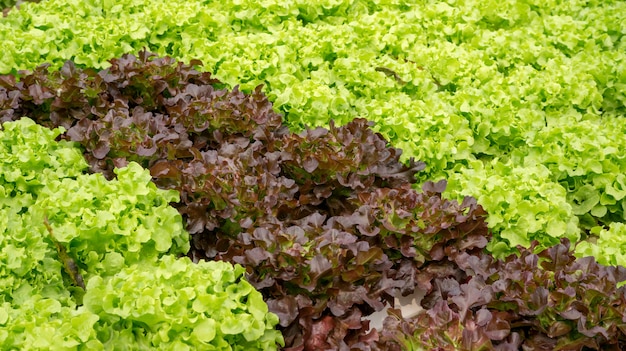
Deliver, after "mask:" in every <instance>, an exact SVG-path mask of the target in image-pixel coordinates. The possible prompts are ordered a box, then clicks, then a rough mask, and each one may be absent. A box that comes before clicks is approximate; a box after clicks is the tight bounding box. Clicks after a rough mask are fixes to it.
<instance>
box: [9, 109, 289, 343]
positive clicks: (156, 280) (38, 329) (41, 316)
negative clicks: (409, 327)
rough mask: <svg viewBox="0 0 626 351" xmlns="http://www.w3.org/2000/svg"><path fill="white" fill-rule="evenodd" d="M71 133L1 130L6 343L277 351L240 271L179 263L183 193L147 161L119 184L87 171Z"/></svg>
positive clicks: (270, 322)
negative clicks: (161, 180)
mask: <svg viewBox="0 0 626 351" xmlns="http://www.w3.org/2000/svg"><path fill="white" fill-rule="evenodd" d="M62 132H63V129H62V128H57V129H54V130H49V129H46V128H43V127H42V126H39V125H37V124H35V123H34V122H33V121H32V120H30V119H28V118H22V119H20V120H19V121H16V122H7V123H4V124H3V125H2V129H0V194H1V195H2V196H0V263H1V264H0V340H1V341H0V346H1V348H2V349H7V350H8V349H14V348H17V349H29V350H51V349H59V350H61V349H62V350H66V349H90V350H103V349H107V350H111V349H119V348H120V347H122V346H121V345H123V347H122V348H129V347H130V348H135V347H136V348H141V349H145V348H154V347H156V348H159V349H185V348H184V347H183V346H186V349H196V348H198V347H201V348H204V347H209V345H211V346H213V347H214V349H215V350H231V349H232V348H231V347H230V346H229V345H231V344H240V345H242V347H243V348H242V349H245V350H254V349H256V350H268V349H275V348H276V344H277V342H282V337H281V336H280V333H279V332H278V331H276V330H274V325H275V324H276V323H277V322H278V318H277V317H276V316H275V315H272V314H268V310H267V305H266V304H265V302H263V300H262V296H261V295H260V294H259V293H258V292H257V291H255V290H254V289H253V288H252V286H251V285H250V283H248V282H246V281H244V280H243V279H242V278H243V273H244V270H243V268H242V267H232V266H231V265H228V264H226V263H207V264H203V265H196V264H193V263H191V262H190V261H189V260H188V259H187V258H184V259H182V260H177V259H176V258H175V257H176V256H177V255H180V254H184V253H186V252H187V251H188V250H189V235H188V234H187V232H186V231H185V230H184V229H183V224H182V219H181V216H180V214H179V213H178V211H176V209H175V208H173V207H171V206H170V205H169V203H170V202H175V201H178V200H179V195H178V193H177V192H176V191H173V190H161V189H158V188H157V187H156V186H155V185H154V183H152V182H151V177H150V174H149V172H148V171H147V170H145V169H143V168H142V167H141V166H139V165H138V164H137V163H130V164H128V166H127V167H124V168H119V169H115V171H114V172H115V174H116V178H115V179H114V180H111V181H108V180H106V179H105V177H104V176H103V175H101V174H84V171H86V169H87V167H88V166H87V163H86V162H85V159H84V158H83V156H82V152H81V150H80V149H79V148H77V147H76V145H75V143H72V142H67V141H63V140H61V141H60V142H56V141H55V138H56V137H57V136H58V135H59V134H60V133H62ZM122 283H124V284H127V285H126V286H124V285H123V284H122ZM182 292H185V293H186V295H185V299H183V298H182V297H181V298H179V295H178V294H181V293H182ZM235 292H238V294H235ZM125 294H126V295H125ZM155 294H156V295H155ZM124 296H127V297H126V298H124ZM83 301H84V302H85V304H84V305H83ZM218 301H219V302H218ZM187 304H193V306H198V307H197V308H195V309H194V310H187ZM209 308H211V310H209ZM155 311H165V312H164V313H161V314H156V312H155ZM233 320H237V321H238V322H239V324H237V323H232V321H233ZM223 325H226V326H227V327H223ZM213 327H215V328H213ZM243 327H245V328H243ZM229 328H230V329H229ZM242 328H243V329H245V330H243V329H242ZM140 336H141V337H140ZM120 343H121V344H120Z"/></svg>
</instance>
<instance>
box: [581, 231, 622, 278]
mask: <svg viewBox="0 0 626 351" xmlns="http://www.w3.org/2000/svg"><path fill="white" fill-rule="evenodd" d="M594 234H595V235H597V239H596V240H595V242H594V243H592V242H588V241H583V242H580V243H578V245H577V246H576V256H577V257H585V256H593V257H595V258H596V261H598V263H600V264H603V265H606V266H618V265H619V266H624V267H626V224H624V223H613V224H612V225H611V226H610V227H609V228H606V229H598V230H595V231H594Z"/></svg>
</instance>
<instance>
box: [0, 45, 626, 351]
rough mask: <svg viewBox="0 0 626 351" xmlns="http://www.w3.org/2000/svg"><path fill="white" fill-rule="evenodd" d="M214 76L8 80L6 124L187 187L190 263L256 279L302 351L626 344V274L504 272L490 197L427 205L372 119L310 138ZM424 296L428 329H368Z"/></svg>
mask: <svg viewBox="0 0 626 351" xmlns="http://www.w3.org/2000/svg"><path fill="white" fill-rule="evenodd" d="M198 65H200V62H197V61H195V62H191V63H190V64H189V65H186V64H182V63H179V62H175V61H174V60H172V59H170V58H158V57H154V56H153V55H151V54H149V53H146V52H142V53H141V54H140V55H139V57H135V56H132V55H125V56H124V57H122V58H120V59H116V60H112V61H111V67H110V68H109V69H106V70H102V71H95V70H90V69H79V68H77V67H75V66H74V65H73V64H72V63H71V62H68V63H67V64H66V65H65V66H63V68H62V69H61V70H59V71H57V72H49V71H48V70H47V68H46V66H42V67H40V68H38V69H36V70H35V71H34V72H32V73H29V72H20V77H19V79H18V78H15V77H13V76H2V77H0V121H8V120H15V119H18V118H21V117H22V116H28V117H30V118H33V119H35V120H36V121H37V122H38V123H40V124H43V125H46V126H49V127H56V126H63V127H65V128H66V129H67V132H66V133H65V134H64V135H63V138H66V139H69V140H73V141H77V142H79V143H80V144H81V145H83V147H84V148H85V157H86V158H87V160H88V161H89V163H90V165H91V170H92V171H94V172H101V173H103V174H105V175H106V176H107V177H109V178H110V177H113V176H114V174H113V172H112V170H113V168H114V167H121V166H124V165H126V164H127V163H128V162H130V161H135V162H138V163H140V164H141V165H143V166H144V167H146V168H148V169H150V171H151V174H152V176H153V180H154V182H155V183H156V184H157V185H158V186H159V187H161V188H164V189H175V190H178V191H179V192H180V194H181V200H180V202H179V203H177V204H173V205H174V206H176V207H177V208H178V210H179V211H180V213H181V214H182V215H183V218H184V219H185V220H186V224H187V229H188V230H189V232H190V233H191V234H192V249H191V251H190V252H189V256H190V257H192V258H193V259H194V260H196V261H197V260H203V259H219V260H226V261H229V262H232V263H238V264H241V265H243V266H244V267H246V269H247V271H248V273H249V277H248V278H249V280H250V282H252V284H253V285H254V286H255V287H256V288H257V289H259V290H260V291H261V292H262V293H263V295H264V297H265V299H266V301H267V303H268V305H269V307H270V310H271V311H272V312H274V313H276V314H277V315H278V316H279V318H280V328H281V330H282V332H283V334H284V336H285V341H286V345H287V346H286V349H287V350H351V349H355V350H379V349H380V350H399V349H402V348H403V347H404V348H406V347H407V345H408V344H407V343H414V344H415V345H416V348H418V349H419V348H426V349H442V350H447V349H450V350H452V349H455V350H456V349H467V350H479V349H495V348H498V349H518V348H519V347H521V345H525V347H529V348H527V349H529V350H543V349H546V348H542V347H544V346H545V345H548V346H551V347H559V345H562V344H563V345H565V344H564V343H574V344H575V345H586V347H590V348H598V347H604V346H605V345H620V343H621V342H622V340H623V338H624V333H623V325H624V322H622V321H623V320H624V311H623V308H622V306H624V304H623V301H622V300H621V299H623V297H622V295H623V290H621V289H620V290H616V289H615V282H616V281H620V280H623V279H622V275H623V273H622V271H621V270H615V269H613V270H611V269H608V268H603V267H600V266H598V265H597V264H595V263H593V262H590V261H589V260H586V261H585V260H580V261H574V260H573V257H572V256H571V253H569V251H568V250H567V249H568V247H567V245H565V244H564V245H563V246H557V247H555V248H554V249H551V250H552V251H549V252H548V251H546V252H547V253H542V254H539V256H536V255H532V254H531V253H530V251H524V250H522V251H521V252H522V256H521V257H519V258H518V257H511V258H509V259H508V260H506V261H503V262H500V261H494V260H493V258H492V257H491V256H489V255H488V254H486V253H484V247H485V246H486V244H487V241H488V239H489V235H488V231H487V227H486V225H485V222H484V218H485V213H484V211H483V210H482V208H481V207H480V206H478V205H477V204H476V202H475V200H474V199H471V198H466V199H465V201H463V203H461V204H459V203H457V202H453V201H447V200H444V199H442V197H441V192H442V191H443V190H444V188H445V182H439V183H427V184H426V185H425V186H424V188H423V191H421V192H417V191H415V190H414V189H413V185H414V182H415V174H416V173H417V172H419V171H420V170H422V169H423V167H424V165H423V164H422V163H420V162H414V161H412V160H411V161H409V162H408V163H406V164H403V163H400V161H399V156H400V153H401V151H400V150H399V149H395V148H392V147H390V146H389V145H388V143H387V141H386V140H384V139H383V138H382V137H381V136H380V135H379V134H377V133H375V132H373V131H372V130H371V129H370V123H369V122H367V121H366V120H363V119H357V120H354V121H353V122H351V123H349V124H347V125H345V126H341V127H337V126H335V125H334V124H332V123H331V125H330V128H329V129H323V128H317V129H314V130H306V131H304V132H303V133H301V134H295V133H292V132H291V131H289V130H288V129H287V128H286V127H284V126H283V125H282V117H281V116H280V115H278V114H276V113H275V112H274V111H273V109H272V105H271V103H270V102H269V101H268V100H267V98H266V97H265V95H264V94H263V93H262V91H261V87H258V88H257V89H256V90H255V91H252V92H250V93H244V92H241V91H239V90H238V89H237V88H235V89H233V90H227V89H225V88H224V85H223V84H222V83H220V82H219V81H218V80H216V79H214V78H212V77H211V75H210V74H209V73H202V72H199V71H197V70H196V69H195V68H194V67H197V66H198ZM538 262H539V266H541V268H539V266H538ZM585 269H586V270H585ZM568 279H569V280H568ZM585 279H587V280H585ZM611 284H613V285H611ZM416 288H419V289H423V290H425V291H426V293H427V294H426V297H425V298H424V300H423V301H422V306H423V307H424V308H425V312H424V313H423V314H421V315H419V316H418V317H417V318H415V319H412V320H403V319H401V318H394V317H389V318H388V319H387V320H386V322H385V323H386V327H385V329H384V331H382V332H381V333H379V332H377V331H376V330H372V331H369V322H368V321H367V320H366V319H365V317H367V316H368V315H370V314H371V313H373V312H374V311H380V310H381V309H383V308H384V307H385V305H388V304H389V302H391V301H392V300H393V298H394V297H396V296H400V295H408V294H411V293H413V292H414V291H415V289H416ZM594 289H595V290H594ZM594 291H595V293H594ZM594 294H595V295H594ZM620 294H621V295H620ZM541 304H544V305H545V306H546V307H542V306H541ZM609 307H610V308H609ZM585 308H586V309H585ZM396 313H397V312H396ZM594 323H595V324H594ZM583 340H584V341H583ZM403 345H404V346H403ZM542 345H544V346H542ZM564 349H568V348H564ZM573 349H582V348H573Z"/></svg>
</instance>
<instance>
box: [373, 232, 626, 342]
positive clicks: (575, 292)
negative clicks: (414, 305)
mask: <svg viewBox="0 0 626 351" xmlns="http://www.w3.org/2000/svg"><path fill="white" fill-rule="evenodd" d="M537 244H538V243H537V242H534V243H533V244H532V245H531V247H530V248H522V247H519V251H520V255H519V256H517V255H511V256H509V257H507V258H506V259H504V260H499V261H497V260H494V259H493V258H492V257H490V256H488V255H484V254H480V255H474V256H469V255H467V254H464V253H461V254H458V255H457V254H454V253H453V254H452V255H451V256H450V260H451V261H452V262H454V263H455V264H456V267H457V268H458V269H459V271H458V272H457V274H461V275H464V276H466V278H465V280H463V281H458V280H457V279H451V277H450V276H446V275H445V274H442V275H440V276H439V277H438V278H437V279H435V280H434V283H435V284H434V285H433V287H432V289H431V291H430V292H429V293H428V294H427V295H426V296H425V298H424V301H422V305H424V306H425V307H426V308H427V312H426V313H422V314H420V315H419V316H417V317H416V318H414V319H412V320H401V319H399V318H394V317H388V318H387V319H386V320H385V329H384V330H385V332H384V338H388V339H392V340H395V341H396V342H397V344H400V345H403V346H404V349H405V350H423V349H427V350H433V349H437V350H450V351H455V350H522V349H523V350H590V349H591V350H623V349H624V347H626V334H624V328H625V327H626V323H625V322H624V321H625V318H624V317H625V316H626V301H625V296H626V295H625V294H626V290H624V289H625V288H624V287H621V288H619V289H618V288H617V287H616V285H617V283H619V282H624V281H625V280H626V269H625V268H624V267H605V266H601V265H599V264H598V263H596V262H595V260H594V259H593V258H592V257H585V258H583V259H576V258H575V257H574V255H573V254H572V252H571V251H570V247H569V242H568V241H567V239H563V240H562V242H561V243H560V244H558V245H555V246H553V247H551V248H549V249H546V250H543V251H541V252H539V253H537V254H535V253H533V250H534V249H536V248H537Z"/></svg>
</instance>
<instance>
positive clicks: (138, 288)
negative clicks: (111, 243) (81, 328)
mask: <svg viewBox="0 0 626 351" xmlns="http://www.w3.org/2000/svg"><path fill="white" fill-rule="evenodd" d="M244 273H245V269H244V268H243V267H241V266H236V267H235V268H234V269H233V266H232V265H231V264H229V263H226V262H200V263H198V264H194V263H192V262H191V261H190V260H189V259H188V258H187V257H183V258H180V259H177V258H175V257H173V256H171V255H168V256H164V257H162V258H161V259H160V260H159V262H158V263H157V264H156V265H144V264H137V265H132V266H129V267H125V268H124V269H122V270H121V271H120V272H119V273H118V274H116V275H115V276H113V277H112V278H110V279H103V278H101V277H97V276H96V277H94V278H93V279H91V280H90V281H89V283H88V284H87V293H86V295H85V300H84V301H85V307H86V308H87V309H88V310H90V311H93V312H94V313H96V314H97V315H98V316H99V317H100V321H99V325H98V338H99V340H101V341H102V342H104V344H105V346H106V348H107V349H112V350H121V349H125V348H126V347H127V345H129V344H131V345H132V344H134V343H137V344H138V345H144V346H145V347H146V348H147V349H149V348H150V347H151V346H152V347H154V346H158V347H159V348H160V349H163V350H176V351H178V350H189V351H191V350H242V351H244V350H275V349H276V344H277V341H279V340H282V335H281V333H280V332H279V331H278V330H275V329H274V326H275V325H276V324H278V317H277V316H276V315H274V314H269V313H268V307H267V304H266V303H265V301H263V298H262V296H261V294H260V293H258V292H257V291H256V290H255V289H254V287H252V285H250V283H248V282H247V281H245V280H243V279H242V277H243V274H244ZM155 282H158V284H155ZM137 330H142V331H145V333H144V334H143V335H141V334H138V333H137Z"/></svg>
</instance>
